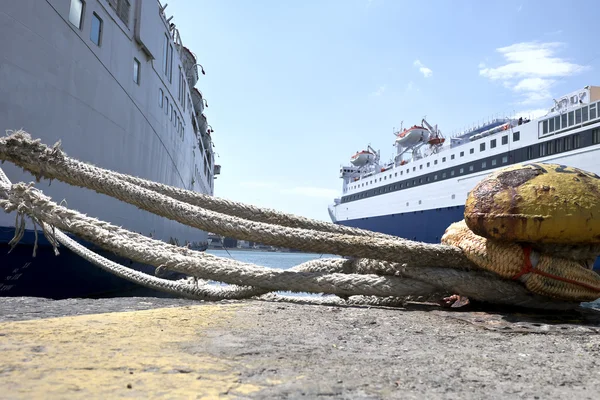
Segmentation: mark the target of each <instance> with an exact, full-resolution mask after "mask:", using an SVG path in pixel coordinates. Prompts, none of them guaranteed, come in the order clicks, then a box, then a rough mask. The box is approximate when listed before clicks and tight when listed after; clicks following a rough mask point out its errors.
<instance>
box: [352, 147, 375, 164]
mask: <svg viewBox="0 0 600 400" xmlns="http://www.w3.org/2000/svg"><path fill="white" fill-rule="evenodd" d="M373 160H375V154H373V153H371V152H370V151H366V150H363V151H359V152H357V153H356V154H355V155H353V156H352V157H350V162H351V163H352V165H354V166H355V167H362V166H363V165H367V164H369V163H371V162H373Z"/></svg>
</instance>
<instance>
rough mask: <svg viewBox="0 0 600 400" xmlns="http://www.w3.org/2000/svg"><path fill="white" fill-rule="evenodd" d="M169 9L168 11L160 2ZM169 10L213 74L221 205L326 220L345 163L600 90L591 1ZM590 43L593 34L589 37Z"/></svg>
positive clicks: (185, 1) (209, 85)
mask: <svg viewBox="0 0 600 400" xmlns="http://www.w3.org/2000/svg"><path fill="white" fill-rule="evenodd" d="M164 2H165V0H163V4H164ZM576 4H577V5H576V6H575V5H574V4H573V5H570V4H569V3H568V2H564V1H541V0H540V1H529V2H528V1H512V0H505V1H480V0H475V1H466V0H453V1H450V0H447V1H441V0H437V1H436V0H433V1H400V0H302V1H300V0H286V1H281V0H256V1H247V0H169V1H168V7H167V8H166V10H165V13H166V14H167V17H169V16H173V20H172V22H174V23H175V24H176V26H177V28H178V29H179V31H180V33H181V37H182V40H183V44H184V45H185V46H186V47H188V48H190V49H191V50H192V51H193V52H194V53H195V54H196V56H197V57H198V62H199V63H200V64H202V66H203V67H204V69H205V71H206V75H201V76H200V80H199V82H198V83H197V85H196V87H197V88H198V89H200V90H201V91H202V93H203V95H204V97H205V99H206V100H207V103H208V108H207V109H206V110H205V114H206V116H207V119H208V122H209V124H210V125H211V126H212V128H213V130H214V132H213V133H212V138H213V141H214V143H215V152H216V163H217V164H220V165H221V166H222V169H221V174H220V175H219V176H218V177H217V179H216V181H215V196H217V197H222V198H227V199H230V200H234V201H239V202H243V203H247V204H252V205H256V206H260V207H266V208H271V209H275V210H279V211H283V212H288V213H292V214H296V215H301V216H305V217H309V218H315V219H319V220H323V221H329V216H328V213H327V206H328V204H331V203H333V199H334V198H335V197H338V196H339V195H340V193H341V187H342V180H341V179H340V178H339V168H340V165H348V164H349V161H350V157H351V156H352V155H353V154H354V153H355V152H356V151H359V150H362V149H366V147H367V145H369V144H370V145H371V146H372V147H373V148H375V149H376V150H380V151H381V158H382V161H387V160H389V159H390V158H391V157H392V156H393V154H394V147H393V142H394V139H395V138H394V136H393V132H394V129H395V130H398V128H399V127H400V125H401V123H403V124H404V126H405V127H406V126H412V125H414V124H420V122H421V120H422V118H423V117H425V116H426V117H427V120H428V121H429V122H430V123H432V124H438V127H439V128H440V130H441V131H442V133H443V134H445V135H446V136H448V135H450V134H452V133H453V132H457V131H459V130H462V129H464V128H465V127H468V126H472V125H474V124H475V123H477V122H478V121H479V122H481V121H483V120H487V119H488V118H489V117H490V116H495V115H500V116H510V115H515V114H517V115H531V116H533V117H535V116H540V115H544V114H545V112H546V110H547V109H549V108H550V107H551V106H552V103H553V102H552V98H554V97H559V96H561V95H563V94H566V93H569V92H571V91H575V90H577V89H580V88H582V87H584V86H586V85H600V78H597V76H598V75H597V74H598V69H599V66H600V50H599V49H598V43H599V40H600V35H598V32H597V30H596V29H595V28H594V27H595V26H596V24H597V20H596V19H597V18H596V15H597V3H596V1H595V0H585V1H579V2H577V3H576ZM594 31H595V33H594Z"/></svg>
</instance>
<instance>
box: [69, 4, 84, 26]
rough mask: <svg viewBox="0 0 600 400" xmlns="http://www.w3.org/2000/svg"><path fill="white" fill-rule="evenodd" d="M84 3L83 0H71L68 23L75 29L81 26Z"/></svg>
mask: <svg viewBox="0 0 600 400" xmlns="http://www.w3.org/2000/svg"><path fill="white" fill-rule="evenodd" d="M84 7H85V2H84V1H83V0H71V9H70V10H69V22H70V23H72V24H73V25H75V27H76V28H77V29H81V27H82V26H83V9H84Z"/></svg>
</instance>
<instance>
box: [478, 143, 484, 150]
mask: <svg viewBox="0 0 600 400" xmlns="http://www.w3.org/2000/svg"><path fill="white" fill-rule="evenodd" d="M479 151H485V143H480V144H479Z"/></svg>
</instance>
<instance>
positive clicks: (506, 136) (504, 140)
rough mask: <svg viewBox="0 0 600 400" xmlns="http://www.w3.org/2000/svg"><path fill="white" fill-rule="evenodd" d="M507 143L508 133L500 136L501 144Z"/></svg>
mask: <svg viewBox="0 0 600 400" xmlns="http://www.w3.org/2000/svg"><path fill="white" fill-rule="evenodd" d="M507 143H508V135H504V136H502V144H507Z"/></svg>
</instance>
